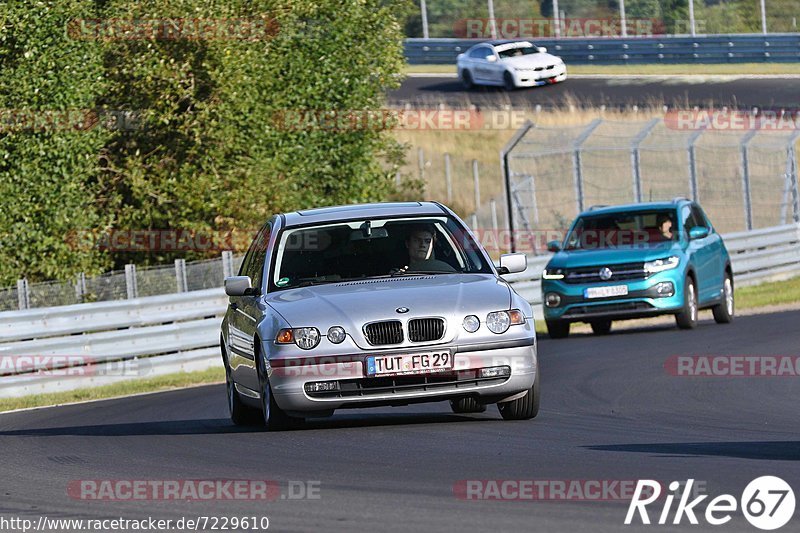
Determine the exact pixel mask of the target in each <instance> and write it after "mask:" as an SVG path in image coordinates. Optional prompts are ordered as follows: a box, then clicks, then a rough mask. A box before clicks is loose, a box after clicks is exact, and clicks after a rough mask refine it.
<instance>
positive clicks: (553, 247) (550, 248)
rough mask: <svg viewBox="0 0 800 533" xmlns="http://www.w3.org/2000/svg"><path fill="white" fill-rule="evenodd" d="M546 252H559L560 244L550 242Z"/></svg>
mask: <svg viewBox="0 0 800 533" xmlns="http://www.w3.org/2000/svg"><path fill="white" fill-rule="evenodd" d="M547 251H548V252H553V253H555V252H560V251H561V243H560V242H558V241H550V242H548V243H547Z"/></svg>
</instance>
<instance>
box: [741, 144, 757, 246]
mask: <svg viewBox="0 0 800 533" xmlns="http://www.w3.org/2000/svg"><path fill="white" fill-rule="evenodd" d="M757 132H758V130H755V129H754V130H750V131H748V132H747V133H746V134H745V136H744V137H742V142H741V150H742V194H743V195H744V222H745V228H746V229H747V231H750V230H752V229H753V199H752V196H751V195H750V162H749V161H748V157H747V145H748V144H749V143H750V140H751V139H752V138H753V137H754V136H755V134H756V133H757Z"/></svg>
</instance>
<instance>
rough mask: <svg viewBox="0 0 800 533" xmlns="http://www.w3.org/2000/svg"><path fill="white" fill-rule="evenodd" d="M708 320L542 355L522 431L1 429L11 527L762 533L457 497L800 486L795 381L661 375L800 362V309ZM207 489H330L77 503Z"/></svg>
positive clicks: (211, 404)
mask: <svg viewBox="0 0 800 533" xmlns="http://www.w3.org/2000/svg"><path fill="white" fill-rule="evenodd" d="M709 315H710V313H709ZM701 318H703V319H705V320H704V321H703V322H702V323H701V325H700V326H699V328H698V329H697V330H694V331H688V332H687V331H679V330H677V329H675V328H674V327H672V326H671V325H669V326H650V327H645V328H639V329H633V330H627V331H620V332H617V333H613V334H612V335H610V336H607V337H594V336H591V335H573V336H571V337H570V338H568V339H565V340H561V341H553V340H550V339H548V338H546V337H545V338H542V339H540V344H539V350H540V357H541V369H542V370H541V371H542V391H543V392H542V411H541V412H540V414H539V417H538V418H537V419H535V420H533V421H527V422H505V421H503V420H502V419H500V417H499V415H498V413H497V410H496V408H494V406H491V407H490V409H489V410H488V411H487V412H486V413H483V414H476V415H454V414H452V413H451V412H450V411H449V406H448V405H447V404H445V403H437V404H430V405H423V406H419V405H416V406H408V407H397V408H384V409H378V410H358V411H340V412H337V413H336V415H335V416H334V417H333V418H330V419H319V420H316V421H312V422H310V423H309V424H307V427H306V428H305V429H303V430H298V431H292V432H282V433H264V432H260V431H258V430H257V429H255V428H254V429H249V430H248V429H244V430H242V429H237V428H235V427H234V426H232V425H231V424H230V423H229V422H228V419H227V408H226V404H225V392H224V387H223V386H222V385H213V386H206V387H199V388H194V389H187V390H182V391H173V392H167V393H160V394H152V395H144V396H137V397H131V398H126V399H118V400H110V401H104V402H97V403H87V404H79V405H73V406H64V407H57V408H49V409H41V410H36V411H27V412H17V413H8V414H4V415H0V450H2V452H3V454H2V455H3V461H2V466H0V494H2V500H0V501H1V502H2V503H0V516H5V517H10V516H15V517H22V518H26V517H27V518H33V519H34V520H36V518H37V517H38V516H41V515H47V516H48V517H50V518H54V517H64V518H99V517H117V516H122V517H127V518H137V519H141V518H145V517H147V516H154V517H157V518H174V519H178V518H180V517H182V516H186V517H190V516H196V515H219V516H229V517H230V516H237V515H238V516H245V515H246V516H252V515H258V516H261V515H266V516H268V517H269V519H270V529H271V530H273V529H274V530H277V531H309V530H312V529H314V530H316V529H324V530H341V531H353V530H358V531H409V530H414V531H587V532H589V531H591V532H594V531H623V530H624V531H640V530H641V531H652V530H658V531H706V530H712V529H715V530H717V531H721V530H724V531H751V532H752V531H756V529H755V528H753V527H752V526H751V525H750V524H749V523H748V522H747V521H746V520H745V518H744V517H743V516H742V514H741V513H740V512H738V511H737V512H736V513H735V514H734V516H733V518H732V520H731V521H730V522H729V523H728V524H726V525H725V526H724V527H722V528H720V527H718V528H713V527H711V526H708V525H707V524H705V523H704V522H701V525H700V526H689V525H688V524H687V522H686V520H685V519H684V521H683V523H682V524H681V525H680V526H671V525H670V526H643V525H641V524H640V523H638V522H636V523H637V524H638V526H627V527H626V526H623V520H624V517H625V514H626V511H627V500H626V501H606V502H598V501H575V500H570V501H549V502H542V501H530V500H529V501H465V500H464V499H459V498H457V497H456V496H454V490H453V488H454V485H456V484H457V483H458V482H459V481H461V480H506V479H512V480H520V479H528V480H531V479H536V480H636V479H645V478H651V479H656V480H660V481H663V482H665V484H668V483H669V482H670V481H673V480H679V481H685V480H686V479H687V478H693V479H696V480H698V481H701V482H702V483H704V484H705V489H706V493H708V494H710V495H711V496H712V497H713V496H715V495H718V494H722V493H729V494H733V495H734V497H736V498H737V499H738V498H739V497H740V496H741V493H742V490H743V489H744V487H745V486H746V485H747V483H748V482H749V481H750V480H752V479H754V478H756V477H759V476H762V475H778V476H780V477H782V478H783V479H785V480H786V481H787V482H788V483H789V484H790V485H792V486H793V487H794V488H795V490H797V489H798V488H800V438H798V423H797V422H798V410H797V397H798V392H800V382H799V381H798V379H800V378H798V377H758V378H725V377H713V378H708V377H691V378H690V377H676V376H673V375H670V374H669V373H667V372H666V371H665V368H664V364H665V361H666V360H667V358H668V357H670V356H673V355H677V354H684V355H695V354H702V355H798V354H799V352H800V349H799V348H798V347H800V328H798V327H797V325H798V324H799V323H800V311H792V312H784V313H780V314H772V315H760V316H750V317H739V318H737V320H736V321H735V322H734V324H733V325H730V326H718V325H716V324H714V323H713V321H711V320H709V318H710V317H707V316H705V313H704V314H703V315H701ZM209 478H211V479H269V480H276V481H278V482H279V484H280V486H281V491H282V492H283V496H287V487H288V482H289V481H290V480H293V481H317V482H319V498H318V499H303V500H291V499H288V498H287V499H280V498H278V499H275V500H274V501H269V502H252V501H214V502H197V501H194V502H192V501H136V502H130V501H128V502H106V501H81V500H79V499H74V498H71V497H69V496H68V495H67V486H68V484H69V482H70V481H71V480H78V479H95V480H101V479H111V480H120V479H135V480H143V479H145V480H153V479H155V480H164V479H209ZM709 499H710V498H709ZM706 501H708V500H706ZM676 502H677V498H676ZM700 507H702V505H701V506H700ZM660 509H661V507H660V506H659V507H658V508H657V509H655V510H653V511H652V512H651V518H652V520H654V521H655V520H657V517H658V514H659V513H660ZM673 509H674V507H673ZM671 519H672V516H670V520H671ZM701 520H702V518H701ZM799 524H800V523H798V521H797V519H795V520H794V521H793V522H790V523H789V524H788V525H787V526H785V527H784V528H782V529H781V530H780V531H782V532H783V531H798V530H800V525H799Z"/></svg>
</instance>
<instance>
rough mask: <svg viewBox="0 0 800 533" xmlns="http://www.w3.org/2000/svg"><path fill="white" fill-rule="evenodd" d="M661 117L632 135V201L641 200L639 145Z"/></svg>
mask: <svg viewBox="0 0 800 533" xmlns="http://www.w3.org/2000/svg"><path fill="white" fill-rule="evenodd" d="M660 121H661V119H658V118H654V119H653V120H651V121H650V122H648V123H647V125H646V126H645V127H644V128H643V129H642V131H640V132H639V133H637V134H636V137H634V139H633V142H632V143H631V166H632V170H633V201H634V202H641V201H642V174H641V172H640V168H639V147H640V146H641V144H642V143H643V142H644V141H645V139H647V136H648V135H650V132H651V131H653V128H655V127H656V126H657V125H658V123H659V122H660Z"/></svg>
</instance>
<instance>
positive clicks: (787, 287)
mask: <svg viewBox="0 0 800 533" xmlns="http://www.w3.org/2000/svg"><path fill="white" fill-rule="evenodd" d="M796 302H800V277H796V278H792V279H789V280H786V281H776V282H769V283H762V284H761V285H756V286H752V287H738V288H736V307H737V309H753V308H758V307H765V306H769V305H781V304H791V303H796ZM536 332H537V333H540V334H544V333H547V326H546V325H545V324H544V321H543V320H538V321H536ZM223 381H225V372H224V371H223V369H222V368H210V369H208V370H203V371H200V372H187V373H176V374H168V375H166V376H160V377H155V378H150V379H145V380H141V381H123V382H120V383H116V384H113V385H104V386H102V387H96V388H89V389H78V390H74V391H68V392H56V393H52V394H36V395H33V396H24V397H21V398H4V399H0V412H3V411H10V410H13V409H23V408H28V407H43V406H48V405H59V404H65V403H74V402H81V401H86V400H99V399H102V398H114V397H116V396H127V395H130V394H138V393H143V392H156V391H161V390H170V389H180V388H183V387H189V386H191V385H203V384H210V383H222V382H223Z"/></svg>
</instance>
